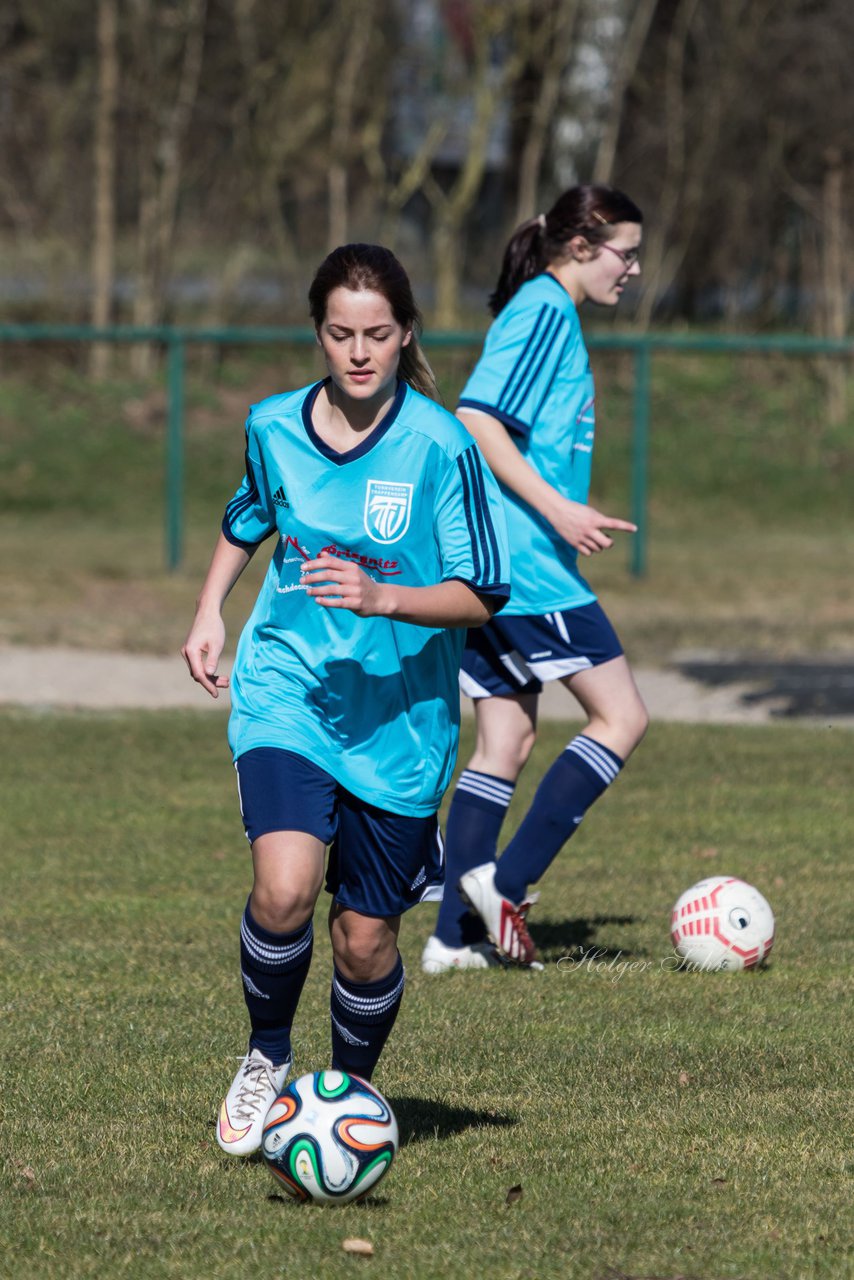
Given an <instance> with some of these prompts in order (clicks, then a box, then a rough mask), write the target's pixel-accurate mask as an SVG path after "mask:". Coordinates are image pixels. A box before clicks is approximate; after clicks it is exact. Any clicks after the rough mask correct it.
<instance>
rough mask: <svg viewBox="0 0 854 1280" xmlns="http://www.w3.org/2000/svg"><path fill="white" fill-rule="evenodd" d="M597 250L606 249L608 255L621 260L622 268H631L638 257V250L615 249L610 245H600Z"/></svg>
mask: <svg viewBox="0 0 854 1280" xmlns="http://www.w3.org/2000/svg"><path fill="white" fill-rule="evenodd" d="M599 248H600V249H607V250H608V252H609V253H615V254H616V255H617V257H618V258H621V259H622V262H623V266H624V267H633V266H634V265H635V263H636V262H637V260H638V258H639V257H640V249H615V248H614V247H613V245H610V244H601V245H600V246H599Z"/></svg>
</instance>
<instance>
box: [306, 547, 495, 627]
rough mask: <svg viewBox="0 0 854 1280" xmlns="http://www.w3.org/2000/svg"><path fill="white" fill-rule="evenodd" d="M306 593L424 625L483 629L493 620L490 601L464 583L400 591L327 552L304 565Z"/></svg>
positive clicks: (337, 605)
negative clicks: (485, 624) (482, 627)
mask: <svg viewBox="0 0 854 1280" xmlns="http://www.w3.org/2000/svg"><path fill="white" fill-rule="evenodd" d="M302 576H303V580H304V581H305V582H306V583H307V584H308V585H307V587H306V590H307V594H308V595H310V596H312V597H313V598H314V599H315V600H316V601H317V603H318V604H319V605H322V606H324V607H325V608H327V609H349V610H350V611H351V612H352V613H355V614H356V615H357V616H358V617H360V618H370V617H383V618H391V619H393V620H394V621H395V622H413V623H415V624H416V625H418V626H422V627H480V626H483V624H484V623H485V622H488V621H489V619H490V618H491V617H492V613H493V605H492V603H491V602H490V600H489V599H488V597H482V596H479V595H477V594H476V593H475V592H474V591H473V590H472V589H471V588H470V587H467V586H466V584H465V583H464V582H458V581H452V582H438V583H436V584H435V586H430V587H399V586H394V585H392V584H389V583H380V582H375V581H374V580H373V578H371V577H370V576H369V575H368V574H367V573H365V572H364V570H363V569H360V568H359V566H358V565H355V564H352V563H351V562H350V561H348V560H339V559H337V558H336V557H335V556H330V555H327V554H325V553H324V554H323V555H321V556H319V557H318V558H317V559H316V560H308V561H306V563H305V564H304V565H303V566H302Z"/></svg>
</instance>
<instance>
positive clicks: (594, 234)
mask: <svg viewBox="0 0 854 1280" xmlns="http://www.w3.org/2000/svg"><path fill="white" fill-rule="evenodd" d="M615 222H643V214H642V213H641V211H640V209H639V208H638V207H637V205H636V204H634V202H633V201H631V200H630V199H629V197H628V196H626V195H623V193H622V191H616V190H615V189H614V188H613V187H594V186H581V187H570V188H569V190H568V191H564V193H563V195H562V196H560V197H559V198H558V199H557V200H556V201H555V203H554V204H553V205H552V207H551V209H549V211H548V213H547V214H545V215H543V214H541V215H540V216H539V217H538V218H530V219H529V220H528V222H523V223H522V225H521V227H517V229H516V230H515V231H514V233H513V235H512V236H511V238H510V242H509V244H508V245H507V248H506V249H505V250H504V261H503V262H502V264H501V274H500V276H499V277H498V283H497V284H496V286H495V289H494V291H493V292H492V294H491V295H490V298H489V309H490V311H491V312H492V314H493V315H494V316H497V315H498V313H499V311H501V309H502V308H503V307H504V306H506V304H507V303H508V302H509V301H510V299H511V298H512V297H513V294H514V293H516V291H517V290H518V289H520V288H521V287H522V285H523V284H524V283H525V281H526V280H530V279H532V278H533V277H534V276H537V275H539V274H540V272H541V271H545V269H546V267H547V266H548V265H549V263H550V262H557V261H559V260H560V259H561V258H562V257H564V256H565V254H566V246H567V244H568V243H569V241H570V240H571V239H572V237H573V236H584V238H585V240H587V241H588V243H589V244H592V245H597V244H604V242H605V241H606V240H610V239H611V237H612V236H613V234H614V232H613V230H612V229H611V224H613V223H615Z"/></svg>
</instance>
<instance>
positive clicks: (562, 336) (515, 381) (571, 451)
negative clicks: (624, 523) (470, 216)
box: [459, 272, 596, 615]
mask: <svg viewBox="0 0 854 1280" xmlns="http://www.w3.org/2000/svg"><path fill="white" fill-rule="evenodd" d="M459 408H460V409H480V410H482V411H483V412H484V413H488V414H491V416H492V417H494V418H498V419H499V421H500V422H502V423H503V424H504V426H505V427H506V428H507V429H508V431H509V432H510V433H511V435H512V437H513V440H514V443H515V444H516V446H517V447H518V449H519V450H520V452H521V453H522V454H523V456H524V457H525V459H526V460H527V461H528V462H529V463H530V464H531V466H532V467H533V468H534V469H535V470H536V471H538V472H539V474H540V475H541V476H542V477H543V478H544V479H545V480H547V481H548V483H549V484H550V485H551V486H552V487H553V488H554V489H556V490H557V491H558V493H560V494H562V496H563V497H565V498H570V499H571V500H572V501H574V502H587V496H588V492H589V488H590V464H591V457H592V453H593V435H594V411H593V375H592V374H591V372H590V361H589V359H588V356H587V348H586V347H585V345H584V339H583V337H582V334H581V326H580V324H579V321H578V313H577V311H576V309H575V303H574V302H573V301H572V298H571V297H570V296H569V294H568V293H567V291H566V290H565V289H564V287H563V285H561V284H560V282H559V281H558V280H557V279H556V278H555V277H554V276H552V275H549V274H548V273H547V272H546V273H544V274H542V275H539V276H535V277H534V279H533V280H528V281H527V282H526V283H525V284H523V285H522V287H521V288H520V289H519V290H518V291H517V292H516V293H515V294H514V295H513V297H512V298H511V299H510V301H509V302H508V303H507V305H506V306H505V307H504V308H503V309H502V311H501V312H500V313H499V315H498V316H496V318H495V320H494V321H493V323H492V325H491V326H490V328H489V331H488V333H487V335H486V340H485V342H484V347H483V352H482V353H481V356H480V359H479V360H478V362H477V364H476V365H475V368H474V369H473V371H472V374H471V377H470V378H469V380H468V382H467V383H466V385H465V387H464V388H463V392H462V395H461V396H460V400H459ZM501 491H502V494H503V496H504V500H505V504H506V511H507V532H508V537H509V540H510V553H511V556H512V566H513V568H512V586H513V593H512V596H511V599H510V603H509V604H508V606H507V609H506V610H505V612H506V613H507V614H508V615H518V614H542V613H549V612H551V611H553V610H563V609H574V608H576V607H578V606H579V605H583V604H589V603H590V602H591V601H592V600H595V599H596V596H595V594H594V593H593V591H591V589H590V587H589V586H588V584H587V583H586V582H585V581H584V579H583V578H582V576H581V574H580V573H579V572H578V569H577V565H576V560H577V553H576V551H575V550H574V548H572V547H571V546H570V545H569V543H568V542H565V541H564V539H563V538H561V537H559V536H558V534H557V533H555V531H554V529H553V528H552V527H551V525H550V524H549V523H548V521H547V520H545V519H544V518H543V517H542V516H541V515H539V513H538V512H536V511H534V510H533V508H531V507H529V506H528V504H527V503H525V502H523V501H522V499H521V498H520V497H519V496H518V495H517V494H515V493H513V491H512V490H511V489H508V488H507V486H506V485H503V484H502V485H501Z"/></svg>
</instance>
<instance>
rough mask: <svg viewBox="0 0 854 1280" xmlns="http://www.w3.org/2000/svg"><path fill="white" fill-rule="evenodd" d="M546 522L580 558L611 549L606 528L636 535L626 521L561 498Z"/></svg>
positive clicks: (635, 531) (632, 527) (610, 541)
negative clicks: (573, 548)
mask: <svg viewBox="0 0 854 1280" xmlns="http://www.w3.org/2000/svg"><path fill="white" fill-rule="evenodd" d="M549 523H550V524H551V526H552V528H553V529H554V530H555V532H556V533H558V534H559V535H560V536H561V537H562V538H563V539H564V541H565V542H568V543H569V545H570V546H571V547H575V550H576V551H577V552H578V553H579V555H582V556H592V555H595V554H596V552H597V551H607V550H608V548H609V547H613V545H614V539H613V538H611V537H610V536H609V534H608V532H607V530H609V529H613V530H615V531H618V532H620V533H637V529H638V527H637V525H636V524H632V523H631V521H629V520H618V519H616V518H615V517H614V516H606V515H603V513H602V512H601V511H597V510H596V508H595V507H590V506H587V504H586V503H583V502H571V501H570V500H569V499H568V498H561V499H560V502H559V503H558V504H557V505H556V507H555V509H554V511H552V512H550V513H549Z"/></svg>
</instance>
